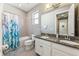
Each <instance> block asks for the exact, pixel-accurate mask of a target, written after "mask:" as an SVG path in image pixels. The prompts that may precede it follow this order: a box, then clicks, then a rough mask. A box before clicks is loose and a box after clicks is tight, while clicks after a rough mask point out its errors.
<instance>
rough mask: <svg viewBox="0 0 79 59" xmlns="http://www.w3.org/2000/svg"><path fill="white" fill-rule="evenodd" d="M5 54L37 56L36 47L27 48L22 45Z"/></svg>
mask: <svg viewBox="0 0 79 59" xmlns="http://www.w3.org/2000/svg"><path fill="white" fill-rule="evenodd" d="M5 56H37V54H36V53H35V52H34V49H31V50H25V48H23V47H20V48H18V49H16V50H14V51H10V52H8V53H7V54H6V55H5Z"/></svg>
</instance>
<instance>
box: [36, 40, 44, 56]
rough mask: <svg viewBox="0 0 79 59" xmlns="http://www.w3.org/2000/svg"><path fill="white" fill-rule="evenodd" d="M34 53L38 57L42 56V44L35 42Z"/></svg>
mask: <svg viewBox="0 0 79 59" xmlns="http://www.w3.org/2000/svg"><path fill="white" fill-rule="evenodd" d="M35 52H36V53H38V54H39V55H42V54H43V48H42V44H41V42H40V41H38V40H35Z"/></svg>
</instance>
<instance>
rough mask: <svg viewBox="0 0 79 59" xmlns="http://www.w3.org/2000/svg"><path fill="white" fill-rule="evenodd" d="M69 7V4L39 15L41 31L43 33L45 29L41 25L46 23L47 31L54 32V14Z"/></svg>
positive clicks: (55, 26)
mask: <svg viewBox="0 0 79 59" xmlns="http://www.w3.org/2000/svg"><path fill="white" fill-rule="evenodd" d="M69 8H70V6H66V7H63V8H60V9H57V10H54V11H51V12H48V13H46V14H43V15H42V16H41V32H43V33H45V30H44V29H43V26H44V25H48V28H47V32H48V33H50V34H56V28H57V25H56V21H57V19H56V14H59V13H62V12H65V11H68V10H69Z"/></svg>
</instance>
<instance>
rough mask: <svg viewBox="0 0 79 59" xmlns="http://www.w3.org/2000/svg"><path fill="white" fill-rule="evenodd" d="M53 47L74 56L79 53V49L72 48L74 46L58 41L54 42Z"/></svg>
mask: <svg viewBox="0 0 79 59" xmlns="http://www.w3.org/2000/svg"><path fill="white" fill-rule="evenodd" d="M52 47H54V48H56V49H58V50H60V51H63V52H65V53H67V54H69V55H74V56H76V55H79V50H77V49H75V48H72V47H68V46H64V45H61V44H56V43H52Z"/></svg>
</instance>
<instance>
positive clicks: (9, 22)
mask: <svg viewBox="0 0 79 59" xmlns="http://www.w3.org/2000/svg"><path fill="white" fill-rule="evenodd" d="M2 22H3V23H2V27H3V45H5V44H7V45H8V46H9V48H17V47H19V36H20V32H19V22H18V16H17V15H13V14H10V13H5V14H4V15H3V21H2Z"/></svg>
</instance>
